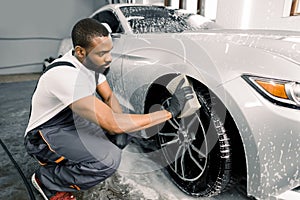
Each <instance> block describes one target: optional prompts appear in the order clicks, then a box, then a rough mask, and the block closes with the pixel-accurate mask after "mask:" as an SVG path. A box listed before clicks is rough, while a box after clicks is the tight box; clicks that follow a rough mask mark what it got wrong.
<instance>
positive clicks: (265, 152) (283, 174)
mask: <svg viewBox="0 0 300 200" xmlns="http://www.w3.org/2000/svg"><path fill="white" fill-rule="evenodd" d="M215 92H216V93H217V95H218V96H219V97H220V99H222V101H223V103H224V104H225V105H226V107H227V109H228V110H229V112H230V114H231V115H232V117H233V119H234V120H235V122H236V125H237V127H238V129H239V132H240V135H241V138H242V141H243V145H244V150H245V156H246V161H247V184H248V185H247V192H248V195H251V196H254V197H256V198H258V199H271V198H272V197H275V196H278V195H280V194H281V193H283V192H285V191H288V190H290V189H292V188H295V187H297V186H299V185H300V181H299V179H300V169H299V168H300V110H296V109H291V108H286V107H282V106H278V105H275V104H273V103H271V102H269V101H268V100H266V99H265V98H264V97H262V96H261V95H260V94H259V93H258V92H256V91H255V90H254V89H253V88H252V87H251V86H250V85H248V83H246V81H245V80H243V79H242V78H241V77H239V78H236V79H234V80H232V81H229V82H227V83H225V84H224V85H222V86H220V87H218V88H217V90H216V91H215ZM233 159H234V158H233Z"/></svg>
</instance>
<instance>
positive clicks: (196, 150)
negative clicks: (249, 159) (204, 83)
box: [146, 87, 232, 197]
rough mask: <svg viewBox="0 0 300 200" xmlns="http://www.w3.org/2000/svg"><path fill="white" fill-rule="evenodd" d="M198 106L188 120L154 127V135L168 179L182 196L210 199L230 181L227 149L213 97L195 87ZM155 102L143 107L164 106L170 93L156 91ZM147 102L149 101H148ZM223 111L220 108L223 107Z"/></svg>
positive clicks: (229, 151) (178, 120)
mask: <svg viewBox="0 0 300 200" xmlns="http://www.w3.org/2000/svg"><path fill="white" fill-rule="evenodd" d="M195 92H196V94H197V97H198V100H199V102H200V104H201V108H200V109H199V111H198V112H197V113H195V114H193V115H191V116H189V117H186V118H182V119H172V120H169V121H168V122H166V123H165V124H163V125H161V126H160V127H158V128H157V129H156V130H158V133H157V134H156V135H155V137H156V141H157V145H158V148H159V150H160V151H161V152H162V154H163V156H162V157H163V159H164V162H165V163H166V164H165V165H164V166H165V168H164V169H165V170H164V171H166V173H167V174H168V176H169V177H170V179H171V180H172V181H173V182H174V184H176V185H177V186H178V188H180V189H181V190H182V191H183V192H184V193H186V194H188V195H191V196H195V197H209V196H214V195H217V194H219V193H221V192H222V191H224V190H225V189H228V186H229V185H230V182H231V171H232V165H231V154H232V153H231V152H232V151H231V146H230V137H229V135H228V134H227V133H226V130H225V128H224V123H223V122H222V120H221V117H220V116H219V115H218V112H217V110H216V109H215V108H216V107H217V106H214V105H215V102H214V99H215V98H214V97H212V96H211V93H209V92H208V91H207V90H206V89H202V88H201V87H198V88H195ZM155 93H156V94H155V96H156V98H155V99H152V101H151V105H149V104H148V106H146V109H148V111H147V110H146V112H152V111H153V109H152V110H151V109H150V107H152V106H153V105H157V104H161V105H163V106H165V105H166V104H168V101H169V99H170V94H169V93H168V92H167V91H165V90H163V89H162V88H156V90H155ZM148 103H149V102H148ZM223 108H224V107H223Z"/></svg>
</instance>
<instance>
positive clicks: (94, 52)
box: [83, 36, 113, 73]
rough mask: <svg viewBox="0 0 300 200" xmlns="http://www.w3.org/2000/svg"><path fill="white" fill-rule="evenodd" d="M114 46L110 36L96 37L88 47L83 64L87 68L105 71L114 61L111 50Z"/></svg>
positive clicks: (100, 71)
mask: <svg viewBox="0 0 300 200" xmlns="http://www.w3.org/2000/svg"><path fill="white" fill-rule="evenodd" d="M112 48H113V43H112V39H111V37H110V36H108V37H94V38H93V39H92V42H91V46H90V47H89V48H88V49H86V52H87V54H86V57H85V59H84V60H83V64H84V65H85V66H86V68H88V69H90V70H92V71H95V72H99V73H103V72H104V71H105V70H107V69H108V68H109V66H110V63H111V61H112V57H111V54H110V52H111V50H112Z"/></svg>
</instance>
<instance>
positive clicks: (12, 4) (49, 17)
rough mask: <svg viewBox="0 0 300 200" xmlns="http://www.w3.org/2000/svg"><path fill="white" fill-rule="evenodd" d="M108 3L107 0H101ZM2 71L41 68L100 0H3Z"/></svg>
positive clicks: (0, 28) (0, 15) (0, 31)
mask: <svg viewBox="0 0 300 200" xmlns="http://www.w3.org/2000/svg"><path fill="white" fill-rule="evenodd" d="M101 2H102V3H104V1H101ZM0 3H1V6H0V52H1V54H0V74H15V73H29V72H40V71H41V70H42V62H43V60H44V59H45V58H47V57H49V56H57V51H58V48H59V43H60V39H61V38H64V37H69V36H70V32H71V30H72V26H73V25H74V24H75V23H76V22H77V21H78V20H79V19H81V18H84V17H87V16H89V15H90V14H91V13H92V12H93V11H94V10H95V9H96V8H95V6H100V3H99V1H97V0H50V1H49V0H24V1H22V0H0Z"/></svg>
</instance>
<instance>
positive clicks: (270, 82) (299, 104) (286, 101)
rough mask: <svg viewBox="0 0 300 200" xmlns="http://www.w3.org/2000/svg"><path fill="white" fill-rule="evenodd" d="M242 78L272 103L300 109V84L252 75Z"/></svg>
mask: <svg viewBox="0 0 300 200" xmlns="http://www.w3.org/2000/svg"><path fill="white" fill-rule="evenodd" d="M242 78H243V79H244V80H246V81H247V83H249V84H250V85H251V86H252V87H253V88H254V89H255V90H256V91H257V92H259V93H260V94H261V95H262V96H263V97H265V98H266V99H268V100H269V101H271V102H272V103H275V104H278V105H281V106H286V107H291V108H296V109H300V83H298V82H295V81H288V80H280V79H272V78H265V77H258V76H251V75H243V76H242Z"/></svg>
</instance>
